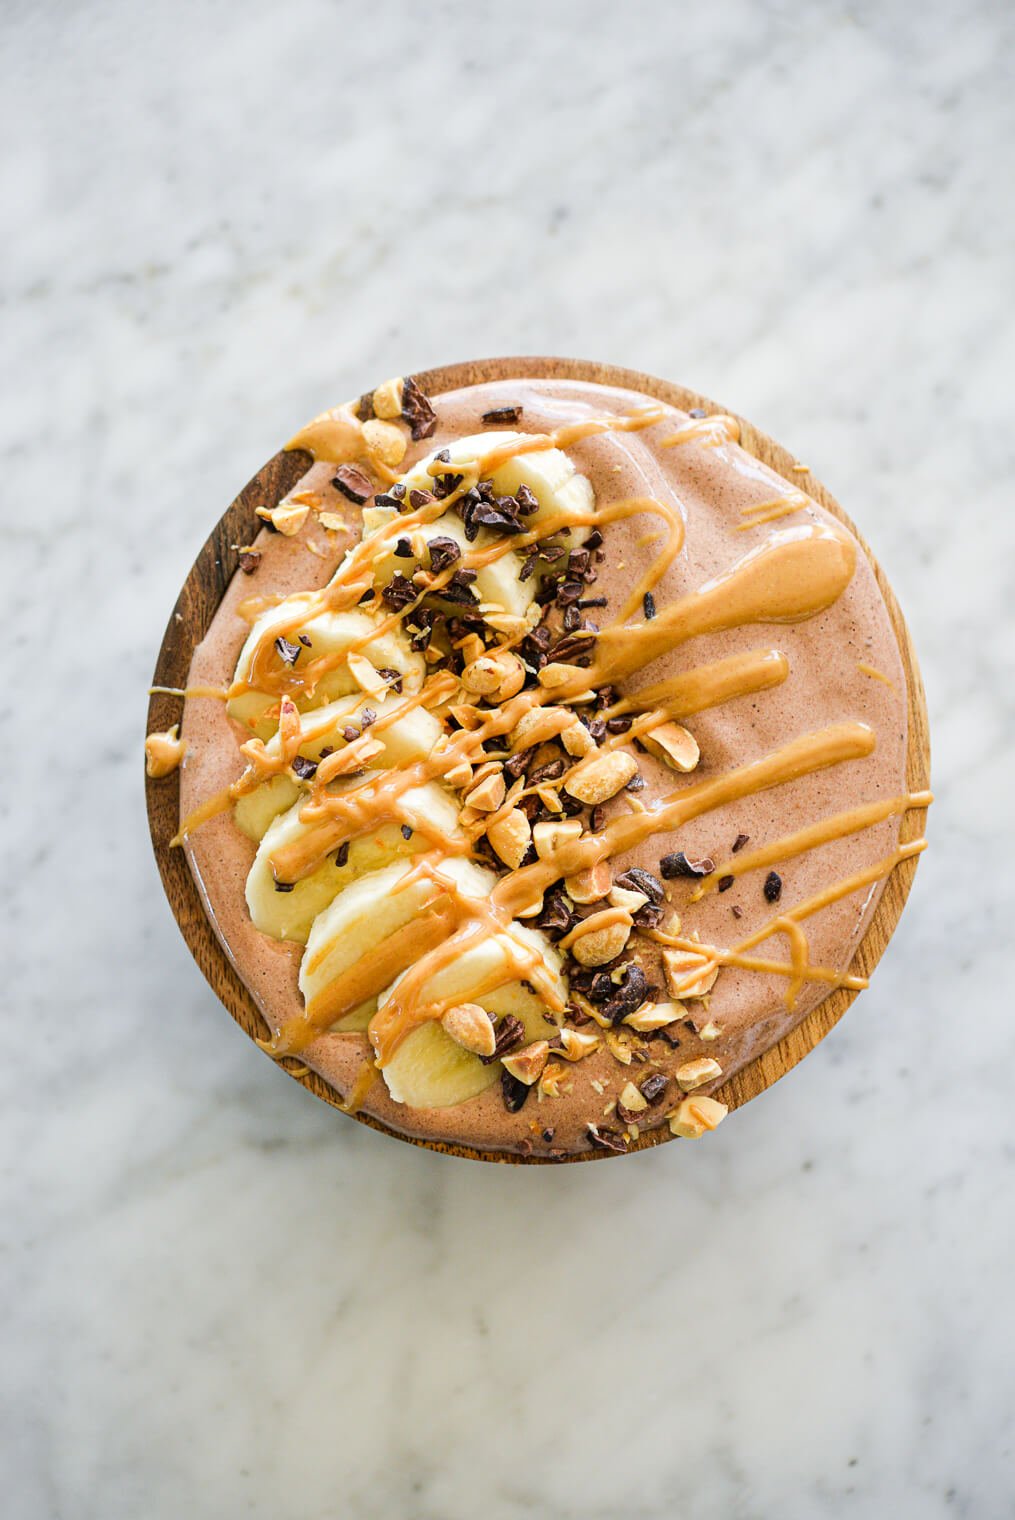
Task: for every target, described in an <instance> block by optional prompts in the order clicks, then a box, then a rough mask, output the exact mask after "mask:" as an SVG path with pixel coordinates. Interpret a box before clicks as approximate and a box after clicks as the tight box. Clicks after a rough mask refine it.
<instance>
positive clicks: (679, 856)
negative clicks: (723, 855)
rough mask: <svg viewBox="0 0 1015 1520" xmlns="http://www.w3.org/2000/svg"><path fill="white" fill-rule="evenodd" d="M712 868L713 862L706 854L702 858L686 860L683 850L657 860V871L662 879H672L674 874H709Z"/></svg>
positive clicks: (713, 868) (713, 866) (713, 867)
mask: <svg viewBox="0 0 1015 1520" xmlns="http://www.w3.org/2000/svg"><path fill="white" fill-rule="evenodd" d="M714 870H715V863H714V862H713V861H712V860H710V859H709V857H708V856H707V855H706V856H705V859H704V860H688V858H687V856H686V855H685V854H684V852H683V850H677V851H675V853H674V854H672V855H664V856H663V858H662V860H661V861H660V862H659V871H660V874H661V876H662V878H663V880H664V881H672V880H673V878H674V877H675V876H710V875H711V873H712V872H713V871H714Z"/></svg>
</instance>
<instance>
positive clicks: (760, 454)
mask: <svg viewBox="0 0 1015 1520" xmlns="http://www.w3.org/2000/svg"><path fill="white" fill-rule="evenodd" d="M525 377H534V378H547V379H549V378H554V377H556V378H559V379H565V380H587V381H592V382H595V383H597V384H600V385H612V386H619V387H622V388H626V389H629V390H635V391H641V392H643V393H644V394H646V395H649V396H654V397H657V398H658V399H659V400H660V401H664V402H668V403H669V404H671V405H673V406H677V407H680V408H681V409H683V410H685V411H686V410H689V409H690V408H692V407H702V408H704V410H705V411H706V412H725V411H727V410H728V409H727V408H725V407H720V406H718V405H717V404H716V403H715V402H713V401H710V400H709V399H708V398H707V397H705V396H700V395H698V394H697V393H696V392H693V391H689V390H686V389H684V388H683V387H682V386H679V385H674V384H671V383H670V382H668V381H665V380H658V379H655V378H654V377H653V376H651V375H643V374H640V373H638V372H637V371H635V370H626V369H618V368H616V367H615V366H613V365H607V364H595V363H591V362H586V361H583V360H580V359H554V358H502V359H483V360H476V361H474V362H470V363H464V364H452V365H448V366H446V367H444V368H441V369H435V370H428V371H425V372H423V373H421V374H419V375H418V376H417V378H418V380H419V382H420V384H421V385H422V387H423V389H424V390H425V391H428V392H430V393H431V394H439V393H440V392H442V391H449V390H456V389H458V388H459V387H461V386H466V385H476V384H481V383H482V382H484V381H488V380H505V379H521V378H525ZM732 415H734V416H735V415H736V413H733V414H732ZM738 421H739V422H740V425H741V429H742V432H741V444H742V447H743V448H744V449H746V450H747V451H748V453H751V454H753V455H754V456H755V457H756V458H758V459H760V460H762V461H763V462H764V463H765V464H767V465H769V466H770V467H771V468H772V469H773V470H775V471H776V472H777V473H778V474H779V475H781V476H783V478H784V479H785V480H786V481H787V482H788V483H789V484H790V485H793V486H797V487H800V488H802V489H804V490H806V491H807V492H808V493H809V494H810V495H811V496H813V497H814V498H815V499H816V500H817V501H819V502H820V503H821V504H822V506H824V507H826V508H827V509H828V511H830V512H831V513H833V514H834V515H835V516H836V517H838V518H839V520H840V521H841V522H843V523H845V524H846V526H847V527H848V528H849V529H850V530H851V531H852V532H853V533H854V534H856V537H857V539H858V540H859V542H860V543H861V545H862V546H863V548H864V551H865V553H866V554H867V556H868V558H869V559H870V561H871V564H872V565H873V567H874V572H875V574H876V576H877V580H878V585H879V586H880V588H881V592H882V594H883V596H884V599H885V602H886V604H887V607H888V612H889V616H890V618H891V621H892V626H893V628H894V630H895V636H896V638H897V640H898V643H899V651H900V654H901V657H902V663H903V666H904V668H905V671H906V679H907V689H908V697H909V743H908V752H907V765H906V770H907V784H908V786H909V789H910V790H911V791H922V790H924V789H926V788H927V787H928V786H929V784H930V739H929V733H928V726H927V708H926V702H925V699H924V693H923V683H922V681H921V678H920V671H919V667H918V665H917V661H916V655H915V652H914V650H913V646H912V643H911V641H910V637H909V632H908V630H907V628H906V624H905V620H904V619H903V616H902V613H901V611H900V610H899V605H898V603H897V601H896V599H895V596H894V594H893V592H892V588H891V586H890V585H889V584H888V581H887V579H886V578H885V575H884V573H883V572H882V570H881V568H880V566H879V565H878V563H877V561H876V560H875V558H874V556H873V555H872V554H871V552H870V549H869V548H868V546H867V544H866V542H865V540H864V538H863V536H862V534H860V533H859V532H858V531H857V528H856V526H855V524H854V523H853V522H852V521H851V520H850V518H849V517H848V516H847V515H846V513H845V512H844V511H843V510H842V508H841V507H840V506H839V504H838V502H837V501H836V500H835V498H834V497H833V496H832V495H831V493H830V492H829V491H827V490H826V489H825V487H824V486H823V485H822V484H821V482H820V481H819V480H817V479H816V478H815V477H814V475H813V474H811V473H810V472H807V473H806V474H804V473H801V472H800V471H794V469H793V466H794V464H795V463H796V460H795V458H794V456H793V455H792V454H791V453H789V452H788V451H787V450H786V449H784V448H782V447H781V445H779V444H777V443H776V442H774V440H773V439H771V438H769V437H768V436H767V435H766V434H765V433H762V432H760V431H759V430H758V429H757V428H755V427H753V426H752V424H751V423H749V422H748V421H747V420H746V419H745V418H742V417H741V418H738ZM310 462H311V461H310V457H309V455H307V454H302V453H292V454H287V453H278V454H276V455H275V457H274V458H273V459H271V460H269V461H268V463H267V464H266V465H265V466H264V468H263V469H261V470H259V471H258V473H257V474H256V475H255V476H254V478H253V480H251V481H250V483H249V485H247V486H246V487H245V488H244V489H243V490H242V491H241V492H240V494H239V496H238V497H237V498H236V500H235V501H234V502H233V504H232V505H231V506H230V507H229V509H228V510H227V511H226V513H225V515H224V516H223V517H222V518H221V519H220V521H219V522H218V524H217V525H216V527H215V528H214V530H213V531H212V533H211V535H210V536H209V538H208V540H207V542H206V543H205V545H204V547H203V548H202V550H201V552H200V554H199V555H198V557H197V559H196V561H195V562H194V565H193V568H192V569H191V571H190V574H189V575H188V577H187V580H186V583H185V585H184V587H183V590H182V591H181V592H180V596H179V599H178V601H177V603H176V606H175V608H174V609H173V613H172V615H171V617H170V619H169V624H168V627H167V628H166V632H165V636H164V638H163V640H162V647H161V649H160V650H159V657H158V662H157V664H156V667H155V674H154V676H153V678H152V684H153V685H155V686H173V687H180V686H183V685H185V683H186V679H187V672H188V670H189V668H190V662H191V657H192V655H193V651H194V648H195V646H196V645H197V644H198V643H199V642H200V641H201V639H202V638H203V637H204V635H205V633H206V632H207V630H208V627H209V625H210V623H211V620H212V618H213V617H214V615H215V612H216V610H217V608H218V605H219V602H220V601H221V599H222V595H223V593H224V591H225V588H226V586H227V585H228V584H229V582H230V580H231V579H232V576H233V573H234V572H235V570H236V567H237V553H236V550H235V549H234V548H233V547H232V545H234V544H238V543H246V542H248V541H249V540H250V538H251V537H252V536H253V533H254V531H255V529H256V527H258V526H259V524H258V523H257V521H256V519H255V517H254V509H255V507H258V506H264V505H266V506H274V505H275V504H276V503H277V502H278V501H280V500H281V498H282V497H283V496H284V495H285V494H286V492H287V491H289V490H291V489H292V487H293V485H294V484H295V482H296V481H297V480H298V479H299V477H300V476H301V475H302V474H303V473H304V471H305V470H306V469H307V468H308V467H309V464H310ZM179 716H180V702H179V699H178V698H176V697H168V696H163V695H155V696H153V697H152V698H151V699H150V702H149V707H148V726H147V729H146V732H147V733H152V732H154V731H155V730H158V729H165V728H168V727H169V726H170V725H171V724H173V723H175V722H176V721H178V719H179ZM145 790H146V797H147V805H148V818H149V823H150V826H151V836H152V844H153V846H154V849H155V858H156V860H157V862H158V867H159V871H160V874H161V876H162V882H163V885H164V887H165V891H166V896H167V897H168V899H169V903H170V906H171V908H172V910H173V913H174V914H175V916H176V920H177V922H178V923H179V925H180V928H181V930H182V932H183V936H184V939H185V940H186V941H187V944H188V945H189V947H190V950H191V953H192V954H193V956H194V959H195V960H196V961H197V964H198V965H199V966H200V968H201V970H202V971H203V973H204V975H205V976H206V977H207V979H208V981H209V983H210V984H211V986H212V988H213V990H214V991H215V993H216V994H217V996H218V997H219V998H220V999H221V1001H222V1002H223V1004H224V1005H225V1007H226V1008H227V1009H228V1010H229V1012H230V1013H231V1014H232V1016H233V1018H234V1019H235V1020H236V1021H237V1023H238V1024H239V1025H240V1026H241V1027H242V1028H243V1029H244V1030H246V1032H247V1034H248V1035H250V1036H251V1038H253V1037H255V1036H261V1037H263V1036H264V1035H265V1034H266V1032H267V1031H266V1026H265V1024H264V1021H263V1020H262V1018H261V1015H260V1014H259V1012H258V1010H257V1008H256V1006H255V1004H254V1001H253V999H252V998H251V996H250V994H249V992H248V991H247V989H246V987H245V986H244V985H243V983H242V981H241V980H240V978H239V977H238V976H237V974H236V972H235V971H234V969H233V967H232V966H231V965H230V963H229V961H228V959H227V958H226V955H225V953H224V952H223V950H222V947H221V946H220V945H219V942H218V940H217V939H216V937H215V934H214V932H213V930H212V928H211V925H210V924H209V922H208V919H207V917H206V915H205V912H204V908H203V906H202V904H201V900H200V897H199V896H198V892H197V888H196V886H195V884H194V880H193V878H192V876H191V874H190V870H189V867H188V866H187V862H186V859H185V857H184V854H183V851H182V850H179V849H171V848H170V847H169V841H170V839H172V837H173V835H174V834H175V833H176V829H177V827H178V823H179V809H180V778H179V772H174V773H173V774H172V775H171V776H169V777H167V778H165V779H163V780H158V781H153V780H151V779H149V778H148V777H146V778H145ZM925 818H926V812H925V811H924V810H914V811H912V812H909V813H907V814H905V815H904V817H903V820H902V828H901V835H900V837H901V838H902V839H903V840H909V839H915V838H917V837H918V836H919V835H920V834H921V833H922V831H923V827H924V822H925ZM918 859H919V857H918V856H913V857H912V858H910V859H909V860H906V861H904V862H903V863H902V864H901V865H900V866H898V867H897V868H896V870H895V871H893V872H892V874H891V876H890V877H889V879H888V881H887V883H886V885H885V888H884V891H883V893H882V896H881V900H880V902H879V903H878V906H877V909H876V911H875V913H874V917H873V918H872V920H871V923H870V926H869V928H868V929H867V932H866V934H865V935H864V937H863V940H862V941H861V943H860V945H859V947H858V949H857V952H856V954H855V956H854V958H853V962H852V964H851V966H850V970H851V971H852V972H854V973H859V974H861V975H863V976H868V977H869V976H870V975H871V973H872V972H873V970H874V968H875V966H876V965H877V963H878V961H879V960H880V959H881V956H882V955H883V954H884V951H885V949H886V947H887V945H888V941H889V940H890V938H891V936H892V933H893V931H894V929H895V926H896V924H897V923H898V921H899V916H900V914H901V912H902V909H903V906H904V904H905V901H906V898H907V897H908V895H909V890H910V887H911V886H912V882H913V876H914V874H915V872H916V866H917V861H918ZM856 996H857V993H856V992H854V991H850V990H849V989H847V988H839V989H837V990H836V991H834V992H832V993H830V994H829V996H828V997H826V998H825V999H824V1001H823V1002H821V1003H819V1005H818V1006H817V1007H816V1008H814V1009H813V1010H812V1011H811V1012H810V1013H809V1014H807V1015H806V1016H805V1017H804V1018H803V1019H802V1020H801V1022H800V1023H799V1024H798V1025H797V1026H796V1027H795V1028H794V1029H793V1030H792V1031H791V1032H790V1033H789V1034H788V1035H786V1036H785V1037H784V1038H783V1039H782V1040H780V1041H779V1043H778V1044H777V1045H774V1046H773V1047H772V1048H771V1049H770V1050H768V1051H766V1052H765V1054H764V1055H762V1056H759V1057H758V1058H757V1059H756V1060H755V1061H752V1062H751V1063H750V1065H748V1066H746V1067H744V1069H743V1070H742V1071H740V1072H738V1073H737V1075H736V1076H734V1077H731V1078H730V1080H729V1081H728V1082H726V1083H725V1084H724V1086H723V1087H722V1088H721V1089H720V1090H719V1092H718V1093H717V1094H716V1096H717V1097H719V1098H720V1099H721V1100H722V1101H723V1102H724V1103H727V1104H728V1105H729V1107H730V1108H731V1109H734V1108H739V1107H740V1106H741V1105H742V1104H744V1103H747V1102H749V1101H750V1099H751V1098H754V1097H757V1096H758V1094H759V1093H762V1092H764V1091H765V1090H766V1089H767V1088H769V1087H771V1086H772V1085H773V1083H775V1082H777V1081H778V1080H779V1078H780V1077H781V1076H783V1075H784V1074H785V1073H786V1072H787V1071H790V1070H791V1069H792V1068H793V1067H794V1066H795V1065H796V1064H797V1062H798V1061H800V1060H802V1059H803V1057H804V1056H805V1055H807V1054H809V1052H810V1051H812V1050H813V1049H814V1047H815V1046H816V1045H817V1044H818V1043H819V1042H820V1041H821V1040H823V1039H824V1037H825V1035H826V1034H827V1033H828V1031H829V1030H830V1029H831V1028H832V1027H833V1025H835V1024H836V1023H838V1021H839V1019H840V1018H841V1017H842V1015H843V1014H844V1013H845V1011H846V1009H847V1008H848V1007H849V1005H850V1003H851V1002H852V1001H853V999H854V998H855V997H856ZM279 1064H280V1065H282V1066H283V1067H284V1068H285V1069H287V1070H288V1071H289V1074H290V1075H291V1076H292V1077H293V1078H294V1080H296V1081H298V1082H301V1083H302V1084H303V1086H304V1087H307V1088H309V1090H310V1091H311V1092H312V1093H314V1094H316V1096H317V1097H319V1098H322V1099H323V1100H324V1102H326V1103H330V1104H332V1105H333V1106H335V1107H338V1106H340V1104H341V1098H340V1095H339V1094H338V1093H337V1092H336V1091H335V1090H334V1088H332V1087H330V1086H329V1085H328V1084H327V1083H326V1082H325V1081H324V1080H323V1079H322V1078H321V1077H319V1076H317V1074H316V1073H315V1072H307V1071H306V1070H305V1068H303V1067H301V1066H300V1065H299V1064H298V1063H297V1062H296V1061H294V1060H292V1059H291V1058H286V1059H285V1060H283V1061H281V1062H280V1063H279ZM355 1118H356V1119H358V1120H359V1122H360V1123H362V1124H368V1125H370V1126H371V1127H372V1128H374V1129H378V1130H381V1131H383V1132H384V1133H386V1134H390V1135H394V1136H395V1138H397V1139H399V1140H406V1139H410V1137H408V1136H405V1135H399V1134H398V1133H397V1131H394V1130H392V1129H390V1128H389V1127H388V1126H387V1125H384V1124H381V1123H380V1122H379V1121H378V1120H376V1119H374V1118H372V1117H371V1116H370V1115H368V1114H356V1115H355ZM671 1138H672V1137H671V1135H670V1133H669V1129H668V1127H666V1126H665V1125H664V1126H663V1128H662V1130H661V1131H659V1130H657V1131H653V1132H651V1133H649V1134H646V1135H643V1136H641V1138H640V1139H639V1140H638V1141H637V1142H636V1143H635V1144H634V1145H632V1147H631V1149H630V1151H629V1152H628V1154H633V1153H635V1152H636V1151H639V1150H644V1149H647V1148H649V1147H651V1146H654V1145H659V1144H661V1143H663V1142H664V1141H667V1140H669V1139H671ZM411 1143H412V1144H413V1145H425V1146H426V1147H427V1148H428V1149H430V1150H437V1151H443V1152H446V1153H448V1154H450V1155H456V1156H465V1157H468V1158H470V1159H473V1160H482V1161H501V1162H512V1163H515V1164H526V1165H540V1166H560V1165H562V1164H565V1163H564V1162H561V1161H550V1160H549V1159H548V1158H546V1157H543V1156H516V1155H509V1154H506V1153H503V1152H493V1151H478V1150H475V1149H472V1148H471V1147H468V1146H463V1145H454V1144H450V1143H448V1142H445V1141H437V1140H416V1139H411ZM609 1155H610V1153H609V1152H605V1151H600V1150H595V1151H592V1150H590V1151H588V1152H584V1153H582V1154H580V1155H576V1156H571V1157H567V1158H565V1161H586V1160H588V1161H593V1160H605V1159H608V1157H609Z"/></svg>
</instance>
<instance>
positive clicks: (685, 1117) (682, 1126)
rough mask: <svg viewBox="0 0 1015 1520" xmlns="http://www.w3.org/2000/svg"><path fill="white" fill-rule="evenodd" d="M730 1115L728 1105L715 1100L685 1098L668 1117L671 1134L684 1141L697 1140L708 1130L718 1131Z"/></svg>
mask: <svg viewBox="0 0 1015 1520" xmlns="http://www.w3.org/2000/svg"><path fill="white" fill-rule="evenodd" d="M728 1113H729V1109H728V1108H727V1107H726V1104H725V1103H719V1102H718V1101H717V1100H716V1099H715V1098H685V1099H684V1101H683V1103H681V1104H680V1106H679V1107H678V1108H675V1109H674V1111H673V1113H672V1114H669V1115H668V1118H669V1121H670V1133H671V1134H672V1135H679V1136H680V1137H681V1139H684V1140H697V1139H698V1138H699V1136H701V1135H703V1134H704V1133H705V1131H706V1130H713V1129H716V1128H717V1127H718V1126H719V1125H720V1124H721V1123H722V1121H723V1120H724V1119H725V1117H726V1115H727V1114H728Z"/></svg>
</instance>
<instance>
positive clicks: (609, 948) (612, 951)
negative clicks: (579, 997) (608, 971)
mask: <svg viewBox="0 0 1015 1520" xmlns="http://www.w3.org/2000/svg"><path fill="white" fill-rule="evenodd" d="M602 916H603V915H602V914H600V913H593V914H592V917H591V918H587V919H586V920H585V922H586V923H587V924H589V925H590V927H589V928H588V929H586V930H585V932H584V933H582V934H581V935H579V937H578V938H577V939H575V940H572V941H571V954H572V955H573V956H574V958H575V960H576V961H578V962H579V964H580V965H582V966H605V965H606V962H607V961H612V960H613V958H614V957H615V956H617V955H619V954H620V952H621V951H622V950H623V948H624V946H625V945H626V944H627V941H628V938H629V936H630V933H631V920H630V919H621V920H620V921H619V922H614V923H611V924H608V925H605V926H603V927H601V928H596V927H595V924H596V920H597V919H601V918H602Z"/></svg>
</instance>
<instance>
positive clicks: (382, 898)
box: [265, 820, 496, 1029]
mask: <svg viewBox="0 0 1015 1520" xmlns="http://www.w3.org/2000/svg"><path fill="white" fill-rule="evenodd" d="M280 821H281V820H280ZM265 837H266V838H267V836H265ZM351 853H352V852H351V850H350V854H351ZM411 870H412V864H411V862H410V861H407V860H400V861H396V862H395V863H394V864H393V865H388V866H386V867H385V868H384V869H382V870H374V871H370V872H369V873H368V874H367V875H365V876H360V878H359V880H357V881H353V882H352V883H351V885H349V886H346V888H345V890H344V891H341V892H339V893H338V895H337V896H336V897H335V898H334V899H333V901H332V902H331V903H330V904H329V905H328V906H327V907H326V908H324V909H323V911H321V912H320V913H318V915H317V917H316V918H315V919H314V922H313V925H312V927H311V929H310V933H309V934H308V936H307V948H306V951H305V953H304V956H303V960H302V963H301V965H300V976H299V986H300V991H301V992H302V994H303V998H304V1001H305V1002H306V1004H307V1006H308V1007H310V1006H311V1005H312V1004H313V1002H314V1000H315V999H319V998H321V997H322V996H323V995H324V994H326V993H327V991H328V988H329V987H331V986H332V985H333V983H335V982H336V981H337V980H338V979H339V978H340V977H343V978H344V977H346V976H347V975H348V974H349V973H350V972H351V971H352V969H353V968H354V967H357V968H360V970H361V972H362V974H363V976H364V977H366V978H367V983H366V984H367V985H368V986H369V987H370V988H371V989H372V990H371V991H370V992H369V993H368V994H367V995H366V996H365V997H364V998H363V999H362V1000H361V1001H360V1002H359V1003H358V1004H357V1005H356V1007H355V1008H353V1009H351V1010H350V1011H349V1014H348V1015H347V1016H345V1017H344V1018H343V1019H342V1020H341V1022H340V1023H339V1025H338V1027H339V1028H342V1029H356V1028H363V1027H364V1025H365V1020H366V1017H369V1015H370V1014H372V1013H373V1011H374V1009H375V1008H376V1006H377V994H378V993H379V992H381V991H382V990H383V989H384V987H385V986H386V985H387V984H388V978H389V977H390V975H391V969H390V967H391V962H390V960H389V961H388V962H387V975H385V976H383V977H382V978H381V979H380V980H378V981H377V984H376V986H374V985H373V982H372V981H370V979H369V975H370V967H371V966H372V965H373V964H374V961H375V960H376V964H377V966H378V967H379V968H380V967H383V966H384V957H383V956H382V955H379V954H378V952H379V951H380V950H381V947H382V946H383V945H384V942H385V941H386V940H388V939H389V938H390V937H391V936H392V935H394V934H397V933H398V931H399V930H400V929H404V928H405V927H406V925H408V924H410V923H412V922H413V920H414V919H416V918H418V917H419V915H420V913H421V911H422V909H423V908H424V906H425V905H426V904H427V903H428V902H429V901H430V900H431V899H432V897H433V895H434V890H435V887H434V882H433V881H432V880H431V878H430V877H429V876H427V875H424V874H422V873H420V874H418V875H414V876H412V877H411V878H410V874H409V873H410V871H411ZM441 875H442V876H445V877H448V878H450V880H451V881H453V882H454V883H455V884H456V886H457V887H458V889H459V890H460V891H461V892H463V893H465V894H466V895H467V896H470V897H477V898H480V897H485V896H488V895H489V893H490V892H491V890H492V888H493V885H494V883H495V882H496V877H495V876H494V875H493V873H492V872H491V871H487V870H484V869H483V867H481V866H477V865H475V864H474V862H473V861H471V860H467V859H464V858H462V857H457V856H452V857H451V858H449V859H447V860H445V861H443V862H442V864H441ZM438 890H439V889H438ZM404 964H405V963H403V965H401V966H397V970H398V971H401V970H403V969H404Z"/></svg>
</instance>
